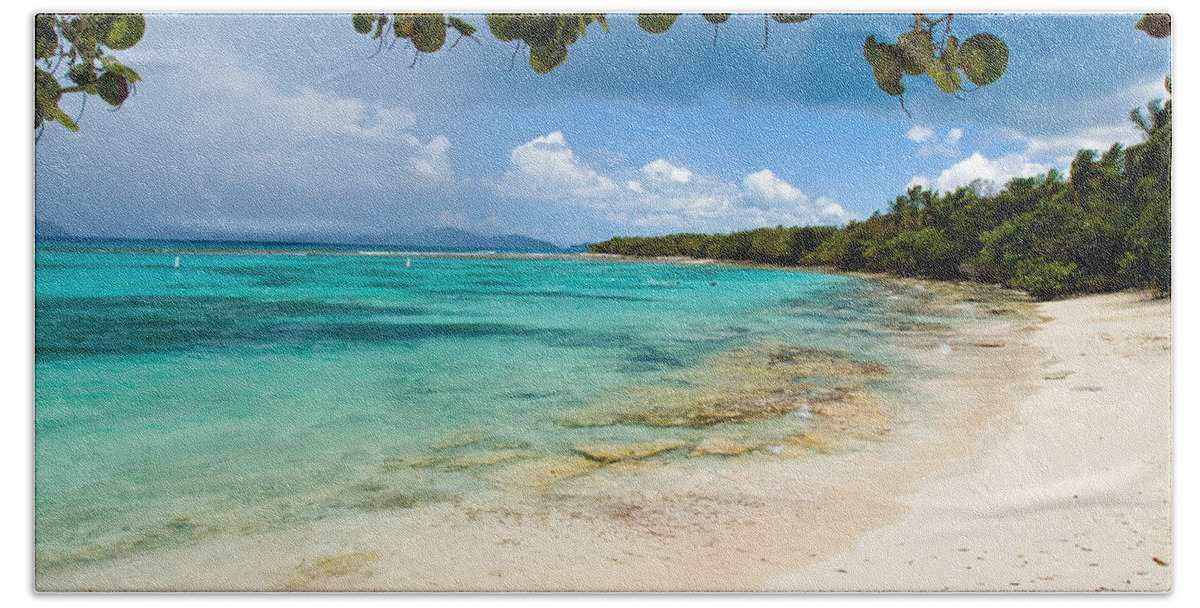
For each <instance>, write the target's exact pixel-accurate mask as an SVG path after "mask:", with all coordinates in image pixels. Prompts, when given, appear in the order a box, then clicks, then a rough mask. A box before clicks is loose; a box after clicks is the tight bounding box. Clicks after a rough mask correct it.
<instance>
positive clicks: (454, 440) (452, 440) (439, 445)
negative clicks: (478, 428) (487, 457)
mask: <svg viewBox="0 0 1200 608" xmlns="http://www.w3.org/2000/svg"><path fill="white" fill-rule="evenodd" d="M487 438H488V436H487V435H486V434H484V433H478V432H471V433H454V434H452V435H447V436H445V437H443V438H441V439H439V440H437V441H435V442H432V443H430V444H429V447H431V448H433V449H435V450H449V449H453V448H461V447H463V446H465V445H471V444H472V443H477V442H480V441H483V440H484V439H487Z"/></svg>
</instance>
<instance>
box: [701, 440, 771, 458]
mask: <svg viewBox="0 0 1200 608" xmlns="http://www.w3.org/2000/svg"><path fill="white" fill-rule="evenodd" d="M756 449H758V446H756V445H753V444H748V443H738V442H736V441H728V440H722V439H706V440H704V441H702V442H700V444H699V445H697V446H696V447H694V448H692V451H690V452H688V455H687V457H688V458H696V457H699V456H741V455H742V454H745V453H747V452H753V451H754V450H756Z"/></svg>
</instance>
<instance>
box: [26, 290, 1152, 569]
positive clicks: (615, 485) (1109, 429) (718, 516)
mask: <svg viewBox="0 0 1200 608" xmlns="http://www.w3.org/2000/svg"><path fill="white" fill-rule="evenodd" d="M1170 306H1171V302H1170V300H1148V299H1147V298H1146V297H1144V296H1141V295H1138V294H1127V293H1121V294H1110V295H1099V296H1086V297H1081V298H1076V299H1071V300H1064V301H1060V302H1052V303H1046V304H1040V305H1038V308H1037V310H1038V312H1039V314H1040V315H1041V316H1042V317H1044V320H1032V321H1031V320H1026V319H1018V320H1014V319H1013V318H1000V319H993V320H985V321H980V322H979V323H974V324H970V325H968V327H967V328H966V329H964V330H962V331H959V332H957V333H955V334H954V335H953V336H951V337H949V338H948V339H946V340H945V341H944V342H941V343H940V344H939V343H937V342H929V343H928V344H926V345H925V346H924V347H923V349H922V350H921V351H920V353H919V355H918V356H919V357H922V358H925V359H926V360H927V363H929V364H930V365H937V366H942V367H944V368H947V369H949V370H950V372H951V373H946V374H941V375H940V376H938V377H936V379H934V380H931V381H929V382H930V384H929V386H928V387H927V388H928V389H929V390H928V393H929V394H931V395H936V396H937V399H938V400H939V402H938V403H936V404H929V409H930V413H929V416H931V417H929V418H925V420H926V422H928V423H929V424H923V425H919V426H918V425H909V426H908V427H905V426H903V425H901V426H900V427H899V428H898V429H897V431H896V432H895V433H894V434H893V435H892V436H890V437H888V438H887V439H885V440H881V441H867V442H865V443H864V445H863V447H861V448H860V449H857V450H853V451H850V452H848V453H831V454H816V455H814V456H812V457H804V458H774V459H773V458H770V457H769V456H768V457H762V458H760V460H761V462H756V466H754V467H746V466H734V464H733V463H734V461H736V460H739V459H731V460H730V461H729V463H730V466H728V467H724V468H723V467H722V466H720V464H719V463H720V462H721V461H719V460H718V461H717V462H718V466H711V465H709V466H706V467H693V466H690V465H689V464H688V462H683V463H676V464H671V465H669V466H668V465H667V464H664V463H662V462H655V461H653V460H642V461H636V462H627V463H617V464H613V465H607V466H604V467H602V468H597V469H594V470H591V472H590V474H588V475H582V476H579V477H576V478H573V479H572V480H570V481H569V482H567V483H563V484H559V485H557V486H555V490H554V492H553V493H552V494H551V495H541V496H530V497H529V498H527V499H525V498H521V497H514V496H508V497H504V498H503V499H496V500H485V499H478V500H472V501H462V502H450V503H440V504H432V505H425V506H421V507H419V508H412V509H402V510H388V511H379V512H370V513H363V514H362V515H361V516H356V517H353V518H338V519H336V520H323V521H317V522H312V523H309V524H306V525H304V526H302V527H299V528H295V529H289V530H286V531H274V532H269V531H268V532H255V533H252V534H250V533H248V534H246V535H240V536H232V537H230V536H224V537H222V538H219V539H212V540H201V541H199V542H198V543H196V544H193V545H188V546H178V547H172V548H164V549H159V550H152V551H146V552H143V553H139V554H135V555H129V556H126V557H123V558H120V559H115V560H110V561H106V562H102V563H95V564H92V565H88V566H86V567H82V568H78V569H73V570H71V571H69V572H61V573H56V574H54V575H52V576H42V577H39V579H38V586H39V588H40V589H42V590H56V589H57V590H68V589H73V590H80V589H95V590H121V589H138V590H218V589H220V590H264V589H265V590H363V591H366V590H421V591H454V590H487V591H514V590H546V591H646V590H657V591H687V590H712V591H718V590H719V591H753V590H769V591H838V590H845V591H901V590H903V591H909V590H911V591H918V590H962V591H1090V590H1100V589H1104V590H1115V591H1166V590H1168V589H1170V586H1171V581H1172V579H1171V572H1172V568H1171V563H1172V546H1171V528H1170V525H1171V519H1170V518H1171V316H1170ZM938 340H939V341H940V340H941V338H938ZM580 460H582V459H580ZM689 462H690V459H689ZM562 466H564V467H569V466H570V463H564V464H563V465H562ZM591 466H598V465H591Z"/></svg>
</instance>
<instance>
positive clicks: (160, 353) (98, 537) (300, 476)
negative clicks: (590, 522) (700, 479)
mask: <svg viewBox="0 0 1200 608" xmlns="http://www.w3.org/2000/svg"><path fill="white" fill-rule="evenodd" d="M299 253H302V252H298V251H285V250H280V251H274V252H261V251H259V252H238V251H223V252H222V251H210V252H204V253H202V254H196V253H186V252H185V253H182V254H180V253H178V252H175V251H166V250H163V251H154V250H153V249H142V250H121V249H120V248H111V247H110V248H107V249H101V248H98V247H91V248H89V247H82V246H80V247H71V248H63V247H47V246H42V247H40V248H39V249H38V251H37V253H36V281H37V285H36V364H35V398H36V414H35V426H36V437H35V451H36V455H35V456H36V474H35V480H36V492H35V496H36V505H35V512H36V541H35V546H36V560H37V568H38V570H39V571H43V572H44V571H48V570H52V569H58V568H63V567H69V566H70V565H71V564H79V563H84V562H89V561H93V560H98V559H106V558H109V557H114V556H118V555H121V554H125V553H128V552H131V551H138V550H144V549H147V548H153V547H159V546H164V545H169V544H177V543H187V542H193V541H195V540H197V539H200V538H203V537H206V536H211V535H220V534H230V533H243V532H247V531H254V530H259V529H271V528H278V527H281V526H283V527H286V526H290V525H296V524H298V523H302V522H307V521H312V520H314V519H318V518H323V517H329V516H336V515H338V514H339V513H347V512H355V511H362V510H375V509H394V508H407V507H411V506H414V505H417V504H421V503H422V502H427V501H440V500H449V499H453V498H454V497H456V496H462V495H470V494H472V493H480V492H497V491H498V492H508V491H514V492H515V491H526V490H528V489H529V484H526V483H522V481H524V480H528V479H529V478H530V477H537V476H538V475H539V472H538V469H537V467H538V466H539V463H560V462H568V461H569V462H573V463H578V462H585V461H586V462H587V463H591V461H587V460H586V459H584V458H582V457H580V456H579V453H578V452H577V451H576V450H575V448H577V447H578V446H579V445H581V444H605V445H614V444H615V445H628V444H631V443H637V442H647V441H658V442H660V443H663V442H674V443H675V444H678V445H679V446H681V447H679V448H675V449H672V450H665V451H663V452H662V453H660V454H656V455H655V456H654V457H655V458H665V459H683V458H685V457H686V456H687V455H688V454H689V453H692V455H693V456H694V455H696V454H695V453H694V452H689V451H690V450H693V449H694V448H695V447H696V446H700V445H705V446H709V447H710V448H711V447H712V446H713V445H716V446H717V448H716V449H715V453H711V452H710V453H709V454H708V455H707V456H708V457H711V458H719V457H723V456H722V454H721V453H722V450H723V449H724V450H725V451H737V450H729V449H727V448H729V446H730V445H731V444H736V445H735V447H737V446H741V447H744V448H746V450H744V451H745V452H747V453H765V454H773V453H776V454H777V453H779V451H780V450H781V449H782V447H781V446H782V445H783V444H784V443H786V442H787V441H789V440H790V441H793V443H795V442H796V441H799V439H797V438H798V437H799V438H801V439H803V440H804V441H802V442H801V443H804V442H807V443H805V445H807V446H808V447H813V445H817V447H821V446H823V445H825V444H824V443H820V442H824V441H826V440H825V439H819V441H818V439H814V437H816V432H815V431H806V429H809V427H812V426H813V425H814V424H816V423H815V422H814V416H813V411H811V408H810V407H809V406H810V405H812V406H813V407H814V408H818V409H819V407H825V406H823V405H821V404H823V403H826V401H822V399H825V397H822V395H828V394H830V391H832V390H834V389H836V388H838V387H841V386H843V385H846V384H847V382H849V383H850V385H852V388H853V389H854V390H855V391H860V392H861V394H862V395H871V394H875V395H877V394H878V392H879V387H878V386H875V384H873V383H874V382H876V381H875V380H874V379H873V378H874V376H872V373H873V372H872V373H867V374H865V375H864V374H862V373H860V372H861V371H862V369H866V368H861V369H860V368H846V365H847V363H846V362H858V363H863V364H867V365H869V364H872V363H878V364H881V367H880V369H883V370H886V373H887V374H888V375H889V377H890V378H892V379H895V378H896V377H897V376H903V375H904V374H911V373H913V370H911V369H909V368H908V367H906V366H907V363H906V361H905V360H904V359H903V358H902V357H901V355H900V354H898V353H899V351H897V350H896V349H894V348H892V347H891V346H890V345H889V342H888V340H889V338H890V336H892V335H893V334H894V333H895V332H896V327H897V325H898V324H903V323H913V322H914V319H915V317H914V315H913V311H912V309H911V305H912V303H911V302H910V301H907V300H906V301H903V302H901V300H897V299H895V298H894V297H892V296H894V295H895V294H894V293H892V292H889V291H887V290H885V289H883V288H882V287H880V286H879V285H876V284H873V283H870V282H867V281H864V280H862V279H858V278H853V277H846V276H839V275H828V274H819V273H807V272H790V271H774V270H765V269H751V268H734V267H720V266H700V265H683V264H656V263H621V262H603V261H595V260H582V259H557V258H545V257H539V256H520V255H492V256H465V257H449V256H436V255H421V256H418V257H411V258H409V257H406V256H399V257H398V256H395V255H361V254H354V253H353V252H342V254H338V255H332V254H330V253H331V252H328V251H324V252H311V253H312V254H311V255H297V254H299ZM177 254H178V255H179V257H180V265H179V267H175V266H174V260H175V256H176V255H177ZM410 259H411V265H408V264H406V261H408V260H410ZM714 283H715V285H714ZM901 303H903V306H902V305H901ZM790 347H804V348H807V349H821V350H820V351H817V353H816V354H815V355H813V356H811V357H809V358H804V357H800V358H799V359H797V356H798V355H796V354H797V353H801V354H803V353H808V352H809V351H800V350H794V349H793V350H791V351H789V350H787V349H788V348H790ZM827 351H836V353H834V354H828V353H827ZM780 353H783V354H784V355H786V356H783V358H780V357H781V356H782V355H780ZM787 353H792V354H791V355H787ZM805 356H808V355H805ZM788 357H791V359H788ZM797 361H799V362H797ZM831 361H832V362H833V363H829V362H831ZM822 362H823V363H822ZM831 365H832V367H830V366H831ZM798 366H799V367H798ZM814 366H815V367H814ZM822 366H825V367H822ZM839 366H841V367H839ZM827 368H828V369H827ZM847 369H849V370H850V371H847ZM869 369H872V370H873V369H875V368H874V367H871V368H869ZM855 370H858V371H855ZM856 374H858V375H859V376H862V377H861V378H859V377H857V376H855V375H856ZM847 376H855V377H854V378H852V379H851V380H849V381H848V380H846V377H847ZM860 389H861V390H860ZM838 390H840V389H838ZM756 391H757V392H756ZM822 391H824V392H822ZM768 393H770V394H768ZM780 394H785V397H786V399H784V401H783V402H785V403H786V404H789V405H788V407H785V408H782V409H777V410H769V413H770V415H758V414H759V413H761V411H764V410H753V411H752V412H751V413H752V414H754V415H751V416H746V417H739V416H741V414H740V413H739V412H744V411H746V408H745V407H742V406H743V404H745V403H749V404H751V405H750V406H746V407H759V405H761V403H764V400H768V401H769V400H770V399H776V401H778V400H779V399H782V398H780V397H778V395H780ZM729 395H733V396H734V397H736V399H740V400H741V401H736V399H735V401H736V402H734V403H733V405H732V406H731V405H730V403H731V402H730V399H729V398H728V396H729ZM773 395H774V396H773ZM855 395H859V393H855ZM856 399H858V397H856ZM863 399H866V397H863ZM863 402H865V401H863ZM771 403H775V402H774V401H772V402H771ZM855 403H858V401H855ZM663 404H668V405H663ZM696 404H701V405H702V406H703V408H707V409H705V410H704V411H705V412H706V413H705V414H704V416H701V417H692V418H686V419H684V418H680V416H679V415H678V413H679V412H681V411H687V412H690V411H694V410H695V408H696ZM756 404H757V405H756ZM796 404H799V405H800V406H802V407H797V406H796ZM818 406H819V407H818ZM656 407H658V408H660V410H658V411H655V412H652V414H650V415H647V414H646V413H645V412H646V411H647V410H648V409H650V410H653V408H656ZM667 407H670V408H676V409H667V410H662V409H661V408H667ZM738 408H741V409H738ZM789 408H790V409H789ZM826 409H828V408H826ZM714 411H715V412H717V413H716V414H713V413H712V412H714ZM729 412H735V413H734V414H730V413H729ZM818 413H820V412H818ZM818 418H819V416H818ZM681 420H683V421H682V422H680V421H681ZM876 423H878V424H886V423H885V422H878V421H876V420H875V419H872V420H871V422H870V424H876ZM864 428H866V427H864ZM872 428H874V427H872ZM806 433H807V434H806ZM814 441H817V442H818V443H817V444H814V443H813V442H814ZM826 443H827V442H826ZM818 444H819V445H818ZM722 446H724V447H722ZM751 448H752V449H751ZM738 449H739V450H740V449H741V448H738ZM739 453H740V452H739ZM547 466H550V468H551V469H553V467H554V466H559V465H547ZM571 466H576V465H571ZM541 473H545V469H544V468H543V470H542V471H541ZM539 479H541V478H539ZM549 479H551V481H553V479H554V476H553V475H550V478H549Z"/></svg>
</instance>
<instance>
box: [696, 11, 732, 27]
mask: <svg viewBox="0 0 1200 608" xmlns="http://www.w3.org/2000/svg"><path fill="white" fill-rule="evenodd" d="M700 16H701V17H704V20H705V21H707V22H709V23H711V24H713V25H721V24H722V23H725V22H726V21H729V13H700Z"/></svg>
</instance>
